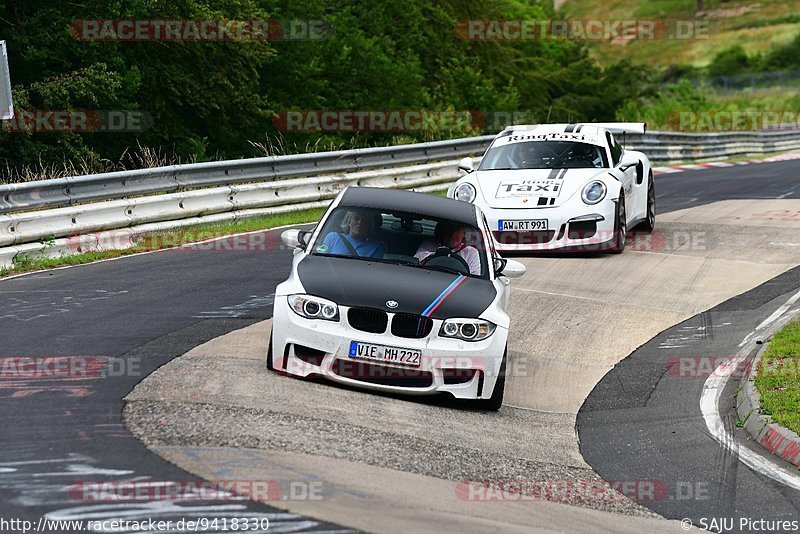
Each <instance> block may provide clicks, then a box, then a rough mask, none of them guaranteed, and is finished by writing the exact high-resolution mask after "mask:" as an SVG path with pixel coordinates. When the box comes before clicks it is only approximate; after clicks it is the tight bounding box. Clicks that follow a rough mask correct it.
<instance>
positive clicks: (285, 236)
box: [281, 228, 311, 249]
mask: <svg viewBox="0 0 800 534" xmlns="http://www.w3.org/2000/svg"><path fill="white" fill-rule="evenodd" d="M310 236H311V232H306V231H304V230H297V229H296V228H291V229H289V230H284V232H283V233H282V234H281V241H283V244H284V245H286V246H287V247H289V248H297V249H305V248H306V246H307V245H308V238H309V237H310Z"/></svg>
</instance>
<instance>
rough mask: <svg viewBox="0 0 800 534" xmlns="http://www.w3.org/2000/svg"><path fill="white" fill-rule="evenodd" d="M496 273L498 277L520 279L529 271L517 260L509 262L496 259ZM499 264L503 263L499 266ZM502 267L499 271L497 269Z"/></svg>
mask: <svg viewBox="0 0 800 534" xmlns="http://www.w3.org/2000/svg"><path fill="white" fill-rule="evenodd" d="M494 261H495V272H496V273H497V275H498V276H505V277H506V278H519V277H520V276H522V275H523V274H525V272H526V271H527V270H528V269H527V268H526V267H525V266H524V265H523V264H521V263H520V262H518V261H517V260H507V259H505V258H495V260H494ZM499 262H502V263H501V264H500V265H498V263H499ZM498 266H499V267H500V268H499V269H498V268H497V267H498Z"/></svg>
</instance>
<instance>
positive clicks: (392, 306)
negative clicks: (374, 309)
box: [386, 300, 398, 310]
mask: <svg viewBox="0 0 800 534" xmlns="http://www.w3.org/2000/svg"><path fill="white" fill-rule="evenodd" d="M397 306H398V304H397V301H396V300H387V301H386V307H387V308H390V309H392V310H393V309H395V308H396V307H397Z"/></svg>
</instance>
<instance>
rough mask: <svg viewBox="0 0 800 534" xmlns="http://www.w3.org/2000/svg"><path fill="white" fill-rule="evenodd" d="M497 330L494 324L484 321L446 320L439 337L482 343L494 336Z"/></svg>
mask: <svg viewBox="0 0 800 534" xmlns="http://www.w3.org/2000/svg"><path fill="white" fill-rule="evenodd" d="M496 328H497V326H496V325H495V324H494V323H490V322H489V321H484V320H482V319H445V321H444V323H442V328H441V330H439V336H440V337H452V338H456V339H463V340H464V341H482V340H484V339H486V338H487V337H489V336H491V335H492V334H494V331H495V329H496Z"/></svg>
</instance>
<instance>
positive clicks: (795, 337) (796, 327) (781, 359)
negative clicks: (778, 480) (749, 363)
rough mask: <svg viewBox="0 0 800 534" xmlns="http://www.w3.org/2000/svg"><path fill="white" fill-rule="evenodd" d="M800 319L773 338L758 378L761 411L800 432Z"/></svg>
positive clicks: (780, 423) (763, 357)
mask: <svg viewBox="0 0 800 534" xmlns="http://www.w3.org/2000/svg"><path fill="white" fill-rule="evenodd" d="M798 362H800V319H798V320H795V321H793V322H791V323H789V324H788V325H786V326H785V327H784V328H783V329H781V330H780V331H779V332H778V333H777V334H775V335H774V336H773V337H772V340H771V341H770V342H769V346H768V347H767V350H766V351H765V352H764V355H763V356H762V358H761V363H760V364H759V366H758V375H757V376H756V379H755V385H756V388H758V392H759V394H760V395H761V411H762V413H764V414H767V415H771V416H772V420H773V421H775V422H776V423H778V424H779V425H781V426H784V427H786V428H788V429H790V430H793V431H794V432H796V433H798V434H800V364H799V363H798Z"/></svg>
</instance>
